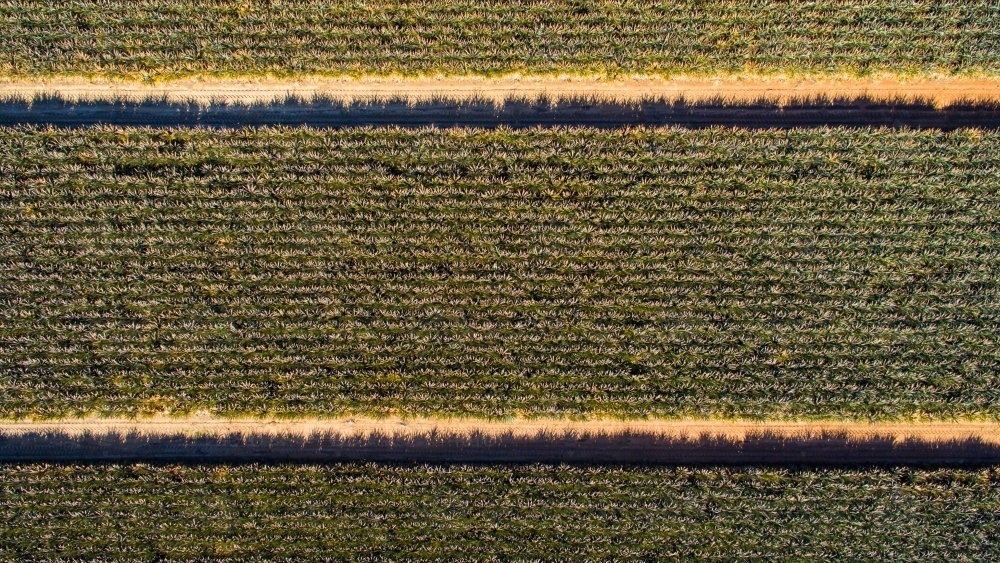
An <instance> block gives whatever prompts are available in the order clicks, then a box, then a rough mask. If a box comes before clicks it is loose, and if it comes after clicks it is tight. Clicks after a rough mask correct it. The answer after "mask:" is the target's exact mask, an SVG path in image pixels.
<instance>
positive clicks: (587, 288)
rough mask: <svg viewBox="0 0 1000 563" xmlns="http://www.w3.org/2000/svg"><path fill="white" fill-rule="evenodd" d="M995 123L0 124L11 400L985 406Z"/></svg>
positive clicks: (5, 378) (19, 410)
mask: <svg viewBox="0 0 1000 563" xmlns="http://www.w3.org/2000/svg"><path fill="white" fill-rule="evenodd" d="M998 178H1000V134H998V133H997V132H980V131H974V130H971V131H959V132H956V133H952V134H946V133H940V132H933V131H924V132H921V131H904V130H889V129H882V130H852V129H809V130H795V131H788V132H783V131H745V130H724V129H710V130H681V129H635V130H616V131H600V130H594V129H550V130H528V131H512V130H509V129H500V130H497V131H483V130H444V131H443V130H434V129H425V130H402V129H348V130H339V131H336V130H311V129H305V128H303V129H248V130H226V131H211V130H204V129H194V130H190V129H174V130H152V129H112V128H89V129H77V130H56V129H31V128H28V129H0V195H2V198H0V241H2V244H0V302H2V304H3V307H0V414H2V415H3V416H25V415H43V416H57V415H65V414H74V413H77V414H78V413H84V412H96V413H104V414H136V413H141V412H156V411H162V410H173V411H180V412H185V411H191V410H193V409H198V408H207V409H210V410H213V411H215V412H218V413H227V414H239V413H255V414H259V413H278V414H282V415H290V416H291V415H309V414H339V413H345V412H354V413H366V414H374V415H386V414H392V413H411V414H448V415H471V416H486V417H501V416H506V415H511V414H523V415H529V416H545V415H562V416H567V415H568V416H573V415H600V414H611V415H614V416H620V417H645V416H647V415H655V416H668V417H669V416H684V415H692V416H725V417H728V416H740V417H785V416H789V417H828V416H834V417H837V416H846V417H861V418H864V417H874V418H905V417H911V416H922V415H930V416H941V417H947V416H977V415H980V416H987V417H990V418H994V419H995V418H998V415H1000V385H998V374H1000V347H998V346H997V342H998V338H1000V330H998V329H1000V283H998V282H1000V278H998V272H1000V244H998V243H1000V189H998V187H1000V186H998Z"/></svg>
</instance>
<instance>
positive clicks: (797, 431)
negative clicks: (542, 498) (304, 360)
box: [0, 416, 1000, 466]
mask: <svg viewBox="0 0 1000 563" xmlns="http://www.w3.org/2000/svg"><path fill="white" fill-rule="evenodd" d="M139 460H142V461H189V462H190V461H202V462H249V461H259V462H279V461H356V460H373V461H397V462H449V463H450V462H462V463H487V462H491V463H492V462H505V463H513V462H548V463H557V462H574V463H691V464H714V463H737V464H751V463H753V464H796V465H798V464H807V465H873V464H875V465H893V464H910V465H965V466H968V465H989V464H997V463H1000V425H998V424H996V423H984V422H950V423H946V422H942V423H909V424H908V423H881V424H865V423H845V422H768V423H757V422H729V421H706V420H701V421H699V420H689V421H657V420H651V421H633V422H621V421H569V420H558V419H552V420H544V419H543V420H513V421H509V422H495V421H477V420H463V419H450V420H449V419H384V420H380V419H366V418H361V417H354V418H342V419H331V420H301V421H281V420H222V419H215V418H211V417H205V416H201V417H197V416H196V417H191V418H186V419H170V418H164V417H161V418H154V419H147V420H141V421H130V420H108V419H86V420H65V421H52V422H35V423H32V422H5V423H2V424H0V461H139Z"/></svg>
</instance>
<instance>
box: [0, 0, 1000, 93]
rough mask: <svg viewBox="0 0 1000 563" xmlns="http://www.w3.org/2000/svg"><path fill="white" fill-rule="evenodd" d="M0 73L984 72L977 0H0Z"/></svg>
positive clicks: (982, 12) (992, 55) (993, 8)
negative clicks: (289, 0)
mask: <svg viewBox="0 0 1000 563" xmlns="http://www.w3.org/2000/svg"><path fill="white" fill-rule="evenodd" d="M0 37H3V39H4V40H3V42H0V75H3V76H6V77H13V78H26V77H44V76H52V75H78V76H102V77H117V78H129V79H147V80H148V79H170V78H179V77H183V76H191V75H213V76H223V77H225V76H234V75H241V76H261V75H265V74H267V75H272V76H286V77H287V76H299V75H315V74H319V75H353V76H357V75H387V74H401V75H411V76H412V75H419V74H423V75H428V74H437V73H442V74H446V75H504V74H510V73H526V74H560V73H569V74H584V75H588V74H599V75H607V76H620V75H628V74H633V73H640V74H654V75H664V74H666V75H671V74H678V73H681V74H697V75H716V74H734V73H737V74H763V75H774V74H779V75H784V74H793V75H794V74H802V73H804V74H831V73H833V74H837V73H842V74H850V75H867V74H871V73H893V74H901V75H904V76H906V75H915V74H935V73H936V74H945V75H954V74H959V75H969V74H986V75H993V76H995V75H997V74H998V73H1000V49H998V47H997V46H998V45H1000V6H998V5H997V3H996V2H992V1H987V0H973V1H963V2H909V1H899V0H876V1H873V2H862V1H858V0H820V1H818V2H794V3H789V2H782V1H776V0H767V1H763V2H758V1H753V0H729V1H722V2H702V1H700V0H682V1H679V2H646V1H639V0H572V1H558V2H535V1H531V0H514V1H507V0H504V1H499V0H497V1H491V0H472V1H469V2H432V1H429V0H417V1H414V0H406V1H403V2H360V1H336V2H329V1H325V0H303V1H294V2H266V3H265V2H247V1H217V2H201V1H196V0H138V1H136V0H107V1H97V0H84V1H75V2H71V3H64V2H53V1H51V0H7V1H5V2H3V3H0Z"/></svg>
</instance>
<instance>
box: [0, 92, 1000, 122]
mask: <svg viewBox="0 0 1000 563" xmlns="http://www.w3.org/2000/svg"><path fill="white" fill-rule="evenodd" d="M27 124H31V125H53V126H59V127H75V126H87V125H97V124H107V125H118V126H151V127H179V126H203V127H242V126H268V125H286V126H314V127H354V126H400V127H482V128H494V127H500V126H507V127H512V128H522V127H552V126H588V127H597V128H614V127H625V126H662V125H675V126H682V127H692V128H699V127H740V128H748V129H765V128H796V127H819V126H845V127H909V128H935V129H943V130H949V129H956V128H964V127H980V128H998V127H1000V101H996V102H959V103H955V104H952V105H950V106H947V107H943V108H937V107H935V106H934V105H933V104H931V103H930V102H927V101H921V100H916V101H914V100H902V99H900V100H889V101H885V100H876V99H870V98H809V99H803V100H798V101H791V102H787V103H784V104H779V103H777V102H775V101H769V100H763V99H762V100H758V101H754V102H742V103H732V102H727V101H725V100H721V99H718V100H709V101H698V102H689V101H684V100H667V99H649V100H645V101H638V102H629V103H624V102H623V103H619V102H613V101H606V100H604V101H602V100H599V99H585V98H571V99H535V100H528V99H509V100H506V101H505V102H503V103H499V104H498V103H495V102H494V101H492V100H485V99H483V100H464V101H456V100H449V99H436V100H429V101H423V102H417V103H414V102H412V101H410V100H406V99H401V98H394V99H385V100H369V101H356V102H351V103H343V102H340V101H337V100H330V99H323V98H316V99H311V100H304V99H299V98H294V97H290V98H287V99H284V100H281V101H275V102H272V103H255V104H226V103H209V104H198V103H194V102H191V103H187V102H183V103H182V102H171V101H168V100H167V99H165V98H160V99H147V100H144V101H128V100H109V101H78V102H74V101H69V100H66V99H62V98H59V97H51V96H44V97H37V98H34V99H31V100H25V99H9V100H4V101H0V125H27Z"/></svg>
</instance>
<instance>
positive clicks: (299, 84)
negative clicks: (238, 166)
mask: <svg viewBox="0 0 1000 563" xmlns="http://www.w3.org/2000/svg"><path fill="white" fill-rule="evenodd" d="M39 94H58V95H61V96H62V97H64V98H67V99H70V100H95V99H110V98H115V97H118V98H124V99H142V98H148V97H161V96H165V97H166V98H167V99H168V100H170V101H193V102H198V103H209V102H216V103H219V102H225V103H236V102H240V103H254V102H256V103H266V102H270V101H273V100H275V99H280V98H283V97H285V96H287V95H289V94H294V95H297V96H299V97H302V98H306V99H309V98H312V97H314V96H318V95H321V96H324V97H327V98H331V99H335V100H343V101H347V102H350V101H353V100H364V99H372V98H393V97H398V98H405V99H408V100H411V101H413V102H417V101H422V100H427V99H430V98H434V97H445V98H449V99H456V100H461V99H471V98H480V99H489V100H493V101H496V102H500V101H502V100H504V99H507V98H510V97H521V98H528V99H537V98H539V97H541V96H548V97H550V98H567V97H578V96H586V97H591V98H597V99H606V100H614V101H619V102H632V101H639V100H643V99H650V98H666V99H678V98H684V99H686V100H690V101H699V100H706V99H717V98H722V99H725V100H729V101H752V100H759V99H762V98H763V99H768V100H773V101H778V102H782V103H783V102H788V101H789V100H793V99H803V98H815V97H819V96H827V97H846V98H859V97H865V96H867V97H870V98H873V99H877V100H881V99H894V98H904V99H921V100H926V101H930V102H932V103H934V104H935V105H936V106H939V107H940V106H946V105H949V104H951V103H954V102H956V101H960V100H966V101H985V100H1000V77H998V78H956V77H926V78H915V79H898V78H893V77H882V78H871V79H861V78H850V77H832V78H763V77H728V78H719V79H706V78H683V77H679V78H670V79H663V78H656V77H635V78H627V79H616V80H603V79H599V78H579V77H532V76H524V77H519V76H510V77H505V78H485V77H430V78H386V77H369V78H358V79H354V78H327V77H304V78H301V79H298V80H283V79H271V78H260V79H232V80H224V79H218V78H190V79H183V80H176V81H170V82H162V83H156V84H143V83H138V82H120V81H108V80H100V79H97V80H89V79H85V78H74V77H66V78H52V79H44V80H36V81H17V80H9V79H8V80H4V79H0V98H12V97H13V98H31V97H33V96H36V95H39Z"/></svg>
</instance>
